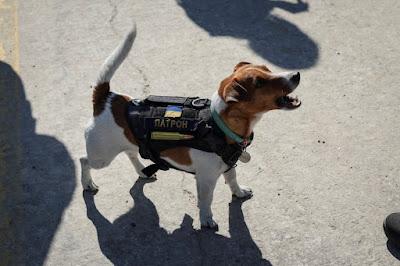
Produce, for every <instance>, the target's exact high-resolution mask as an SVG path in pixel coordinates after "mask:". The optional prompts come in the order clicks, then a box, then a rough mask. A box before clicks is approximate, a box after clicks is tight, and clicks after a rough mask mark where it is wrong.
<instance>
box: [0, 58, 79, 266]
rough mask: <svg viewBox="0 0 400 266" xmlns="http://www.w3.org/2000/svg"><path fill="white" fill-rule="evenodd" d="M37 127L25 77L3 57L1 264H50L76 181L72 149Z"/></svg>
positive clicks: (0, 76)
mask: <svg viewBox="0 0 400 266" xmlns="http://www.w3.org/2000/svg"><path fill="white" fill-rule="evenodd" d="M35 125H36V120H35V119H34V118H33V117H32V110H31V104H30V102H29V101H28V100H27V99H26V96H25V88H24V84H23V82H22V80H21V78H20V77H19V75H18V74H17V73H16V72H15V71H14V70H13V68H12V67H11V66H10V65H9V64H7V63H5V62H3V61H0V168H1V170H4V171H0V194H1V195H0V250H1V251H0V258H1V259H0V260H1V263H0V264H2V263H4V264H5V265H43V264H44V261H45V259H46V256H47V253H48V251H49V248H50V244H51V242H52V240H53V237H54V234H55V233H56V231H57V227H58V225H59V223H60V221H61V218H62V215H63V212H64V209H65V208H66V207H67V206H68V204H69V202H70V201H71V197H72V193H73V191H74V188H75V185H76V184H75V183H76V182H75V166H74V163H73V160H72V159H71V156H70V155H69V153H68V151H67V149H66V147H65V146H64V145H63V143H61V142H60V141H59V140H57V139H56V138H54V137H52V136H47V135H43V134H37V133H36V130H35Z"/></svg>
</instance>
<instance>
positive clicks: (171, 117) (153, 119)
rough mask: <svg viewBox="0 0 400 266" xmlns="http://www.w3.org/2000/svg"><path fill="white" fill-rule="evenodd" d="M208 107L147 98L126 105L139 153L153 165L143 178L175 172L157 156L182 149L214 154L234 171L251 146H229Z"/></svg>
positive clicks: (203, 102) (194, 101)
mask: <svg viewBox="0 0 400 266" xmlns="http://www.w3.org/2000/svg"><path fill="white" fill-rule="evenodd" d="M210 105H211V101H210V100H209V99H200V98H199V97H169V96H149V97H147V98H146V99H144V100H138V99H135V100H132V101H131V102H130V103H129V105H128V107H127V111H126V116H127V121H128V123H129V127H130V129H131V130H132V133H133V135H134V136H135V138H136V140H137V142H138V145H139V153H140V155H141V156H142V157H143V158H144V159H150V160H151V161H153V163H154V164H152V165H150V166H148V167H146V168H145V169H143V170H142V172H143V173H144V174H145V175H146V176H152V175H153V174H154V173H155V172H157V171H158V170H164V171H166V170H168V169H169V168H175V167H174V166H172V165H171V164H169V163H168V162H167V161H165V160H163V159H161V158H160V153H161V152H162V151H164V150H167V149H170V148H175V147H182V146H183V147H190V148H194V149H198V150H202V151H205V152H213V153H216V154H217V155H219V156H220V157H221V158H222V160H223V161H224V163H226V164H227V165H228V167H229V168H228V170H229V169H231V168H232V167H235V165H236V162H237V161H238V159H239V157H240V155H241V154H242V152H243V151H244V150H245V148H246V147H247V146H248V145H250V142H249V143H236V142H235V143H233V144H228V143H227V141H226V136H225V134H224V132H223V131H221V129H220V128H219V127H218V125H217V124H216V123H215V121H214V119H213V118H212V115H211V110H210ZM252 138H253V134H252V136H251V137H250V139H252ZM178 170H182V169H178ZM193 174H194V173H193Z"/></svg>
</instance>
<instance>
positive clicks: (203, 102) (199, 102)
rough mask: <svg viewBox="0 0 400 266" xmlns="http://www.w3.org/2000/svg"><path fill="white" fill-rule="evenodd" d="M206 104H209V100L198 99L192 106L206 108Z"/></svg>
mask: <svg viewBox="0 0 400 266" xmlns="http://www.w3.org/2000/svg"><path fill="white" fill-rule="evenodd" d="M206 103H207V99H202V98H198V99H194V100H193V101H192V106H193V107H204V106H206Z"/></svg>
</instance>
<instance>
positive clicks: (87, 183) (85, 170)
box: [80, 157, 99, 192]
mask: <svg viewBox="0 0 400 266" xmlns="http://www.w3.org/2000/svg"><path fill="white" fill-rule="evenodd" d="M80 162H81V169H82V176H81V183H82V187H83V189H84V190H88V191H92V192H97V191H98V190H99V187H98V186H97V185H96V184H95V183H94V182H93V179H92V176H91V175H90V168H91V167H90V164H89V160H88V158H87V157H82V158H81V159H80Z"/></svg>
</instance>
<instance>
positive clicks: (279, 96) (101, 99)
mask: <svg viewBox="0 0 400 266" xmlns="http://www.w3.org/2000/svg"><path fill="white" fill-rule="evenodd" d="M135 37H136V26H134V27H133V29H132V30H131V31H130V32H129V33H128V34H127V36H126V37H125V39H124V40H123V42H122V43H121V44H120V45H119V46H118V47H117V48H116V49H115V50H114V51H113V53H112V54H111V55H110V56H109V57H108V58H107V59H106V61H105V62H104V64H103V66H102V67H101V70H100V73H99V75H98V78H97V82H96V85H95V87H94V90H93V118H92V119H91V121H90V124H89V125H88V127H87V129H86V131H85V139H86V152H87V156H86V157H82V158H81V159H80V162H81V166H82V178H81V182H82V186H83V188H84V189H85V190H89V191H93V192H97V191H98V186H97V185H96V184H95V183H94V182H93V179H92V177H91V174H90V169H92V168H93V169H100V168H104V167H106V166H108V165H109V164H110V163H111V161H112V160H113V159H114V158H115V157H116V156H117V155H118V154H119V153H121V152H125V153H126V154H127V156H128V157H129V159H130V161H131V162H132V164H133V166H134V168H135V169H136V171H137V173H138V175H139V177H140V178H154V177H155V175H152V174H147V175H146V174H145V173H144V172H146V171H143V170H144V169H145V166H144V165H143V164H142V163H141V162H140V161H139V159H138V155H139V150H140V149H139V144H138V139H137V137H136V136H135V135H134V134H133V130H132V129H131V127H130V124H129V121H128V119H127V115H126V113H127V111H126V110H127V108H128V106H129V104H131V102H132V98H131V97H129V96H127V95H121V94H117V93H115V92H111V91H110V80H111V78H112V76H113V74H114V72H115V71H116V70H117V68H118V67H119V66H120V64H121V63H122V61H123V60H124V59H125V58H126V57H127V55H128V53H129V51H130V49H131V47H132V44H133V42H134V40H135ZM299 82H300V73H299V72H290V73H288V72H285V73H272V72H271V71H270V70H269V69H268V68H267V67H266V66H264V65H255V64H251V63H247V62H240V63H238V64H237V65H236V66H235V67H234V70H233V73H232V74H230V75H229V76H228V77H226V78H225V79H223V80H222V81H221V83H220V86H219V89H218V90H217V91H216V92H215V93H214V95H213V96H212V98H211V103H210V109H211V112H212V113H213V115H212V118H211V120H212V121H214V120H216V122H217V123H216V124H217V125H218V127H219V128H220V129H221V130H222V132H224V133H225V135H224V141H225V142H226V143H227V144H226V145H231V144H232V145H238V144H237V143H239V142H240V141H243V140H247V139H249V138H250V136H252V132H253V128H254V126H255V125H256V123H257V122H258V121H259V120H260V118H261V116H262V115H263V114H264V113H266V112H268V111H271V110H275V109H285V110H293V109H296V108H298V107H299V106H300V105H301V102H300V101H299V100H298V99H297V97H292V96H289V94H290V93H292V92H293V91H294V90H295V88H296V87H297V86H298V85H299ZM239 144H240V145H242V146H241V147H243V153H242V155H241V156H240V157H241V158H240V159H241V160H242V161H245V162H246V161H248V160H249V159H250V156H249V154H248V153H246V152H245V151H244V148H245V147H246V146H247V145H248V143H247V144H246V145H243V143H239ZM159 158H160V159H162V160H163V161H165V162H167V163H168V164H169V165H170V166H171V167H173V168H176V169H179V170H182V171H187V172H191V173H194V174H195V179H196V183H197V196H198V207H199V211H200V222H201V226H202V227H208V228H212V229H216V230H217V229H218V225H217V223H216V222H215V221H214V220H213V214H212V211H211V203H212V199H213V192H214V188H215V185H216V182H217V179H218V177H219V176H220V175H221V174H223V175H224V177H225V181H226V183H227V184H228V185H229V187H230V189H231V191H232V194H233V195H234V196H236V197H238V198H246V197H251V196H252V190H251V189H250V188H249V187H247V186H242V185H239V184H238V182H237V179H236V170H235V168H234V166H232V165H228V164H227V163H226V160H224V159H223V157H221V156H220V155H219V154H218V152H207V151H204V150H199V149H196V148H193V147H188V146H179V145H177V146H176V147H171V148H168V149H165V150H163V151H161V152H160V153H159Z"/></svg>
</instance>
